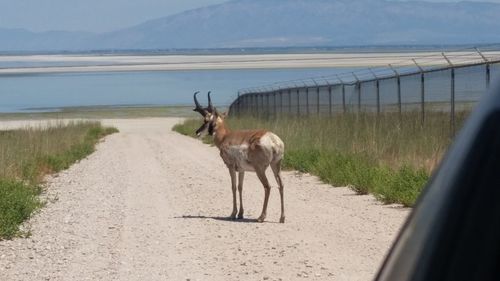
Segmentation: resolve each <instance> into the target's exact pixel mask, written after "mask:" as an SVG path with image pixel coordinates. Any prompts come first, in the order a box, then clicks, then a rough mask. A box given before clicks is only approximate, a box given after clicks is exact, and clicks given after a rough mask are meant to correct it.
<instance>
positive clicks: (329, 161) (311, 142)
mask: <svg viewBox="0 0 500 281" xmlns="http://www.w3.org/2000/svg"><path fill="white" fill-rule="evenodd" d="M467 115H468V113H467V112H460V113H457V114H456V118H457V124H458V125H457V128H458V127H460V125H461V124H462V122H463V120H465V118H466V117H467ZM200 122H201V121H200V120H187V121H186V122H185V123H184V124H182V125H179V126H176V127H175V128H174V129H175V130H176V131H178V132H180V133H183V134H186V135H192V134H193V132H194V131H195V130H196V129H197V128H198V127H199V126H200ZM228 123H229V126H230V127H231V128H232V129H249V128H266V129H268V130H271V131H273V132H275V133H276V134H278V135H279V136H280V137H281V138H282V139H283V141H284V142H285V146H286V149H285V150H286V152H285V159H284V163H283V164H284V167H285V168H288V169H295V170H298V171H302V172H309V173H312V174H315V175H317V176H319V177H320V178H321V179H322V180H323V181H324V182H327V183H330V184H332V185H334V186H350V187H351V188H352V189H353V190H355V191H356V192H357V193H359V194H367V193H372V194H374V195H375V197H377V198H378V199H379V200H381V201H382V202H384V203H399V204H403V205H404V206H412V205H413V204H414V203H415V201H416V199H417V197H418V196H419V194H420V192H421V190H422V188H423V187H424V185H425V184H426V182H427V181H428V179H429V176H430V174H431V173H432V171H434V169H436V167H437V165H438V164H439V162H440V160H441V158H442V156H443V154H444V152H445V151H446V149H447V148H448V146H449V144H450V142H451V140H452V138H451V134H450V121H449V115H448V114H446V113H440V112H433V113H428V114H427V116H426V120H425V123H424V124H423V125H422V123H421V118H420V115H419V113H418V112H407V113H404V114H403V116H402V117H401V118H400V117H399V116H398V115H397V114H394V113H385V114H381V115H380V116H378V117H377V115H375V114H373V113H364V114H355V113H351V114H349V113H348V114H342V115H336V116H334V117H332V118H324V117H323V118H320V117H317V118H314V117H311V118H277V119H272V120H263V119H257V118H251V117H245V118H231V119H228Z"/></svg>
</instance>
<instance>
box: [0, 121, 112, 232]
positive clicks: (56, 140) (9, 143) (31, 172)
mask: <svg viewBox="0 0 500 281" xmlns="http://www.w3.org/2000/svg"><path fill="white" fill-rule="evenodd" d="M114 132H117V129H115V128H104V127H102V126H101V124H100V123H99V122H83V121H81V122H70V123H68V124H64V123H62V122H58V123H55V124H50V125H49V126H47V127H37V128H25V129H16V130H7V131H0V239H9V238H12V237H14V236H16V235H19V234H22V233H20V231H19V225H20V224H21V223H22V222H23V221H25V220H26V219H28V218H29V217H30V216H31V214H32V213H33V212H34V211H35V210H37V209H38V208H40V207H41V206H42V205H43V202H41V200H40V199H39V198H38V195H39V194H40V192H41V187H40V184H41V183H42V182H43V178H44V176H45V175H47V174H50V173H55V172H58V171H61V170H63V169H67V168H68V167H69V166H70V165H71V164H73V163H75V162H76V161H78V160H80V159H82V158H84V157H86V156H87V155H89V154H91V153H92V152H93V151H94V147H95V144H96V143H97V142H98V141H99V139H100V138H102V137H104V136H105V135H108V134H112V133H114Z"/></svg>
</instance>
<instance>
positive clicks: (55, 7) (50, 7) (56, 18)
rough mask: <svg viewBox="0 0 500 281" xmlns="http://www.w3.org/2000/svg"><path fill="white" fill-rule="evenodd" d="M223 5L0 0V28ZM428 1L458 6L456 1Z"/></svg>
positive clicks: (135, 18)
mask: <svg viewBox="0 0 500 281" xmlns="http://www.w3.org/2000/svg"><path fill="white" fill-rule="evenodd" d="M226 1H227V0H0V27H3V28H25V29H28V30H32V31H47V30H70V31H74V30H81V31H93V32H105V31H111V30H116V29H120V28H123V27H128V26H132V25H135V24H138V23H141V22H143V21H146V20H149V19H154V18H159V17H163V16H168V15H171V14H175V13H178V12H181V11H184V10H188V9H192V8H197V7H203V6H207V5H212V4H218V3H222V2H226ZM332 1H333V0H332ZM396 1H397V0H396ZM428 1H432V2H458V1H459V0H428ZM469 1H471V0H469ZM472 1H478V0H472ZM489 2H500V0H489Z"/></svg>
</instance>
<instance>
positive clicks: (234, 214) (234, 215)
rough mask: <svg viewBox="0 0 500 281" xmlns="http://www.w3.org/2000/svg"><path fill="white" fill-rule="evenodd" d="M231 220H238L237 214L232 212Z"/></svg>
mask: <svg viewBox="0 0 500 281" xmlns="http://www.w3.org/2000/svg"><path fill="white" fill-rule="evenodd" d="M229 218H230V219H232V220H234V219H236V212H232V213H231V215H230V216H229Z"/></svg>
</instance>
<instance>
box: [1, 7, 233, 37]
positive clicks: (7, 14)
mask: <svg viewBox="0 0 500 281" xmlns="http://www.w3.org/2000/svg"><path fill="white" fill-rule="evenodd" d="M226 1H227V0H178V1H176V0H0V28H24V29H28V30H31V31H35V32H40V31H48V30H66V31H91V32H106V31H112V30H116V29H120V28H124V27H129V26H132V25H136V24H139V23H142V22H144V21H147V20H150V19H155V18H160V17H164V16H168V15H172V14H176V13H179V12H182V11H185V10H190V9H193V8H198V7H204V6H208V5H213V4H219V3H223V2H226Z"/></svg>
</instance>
